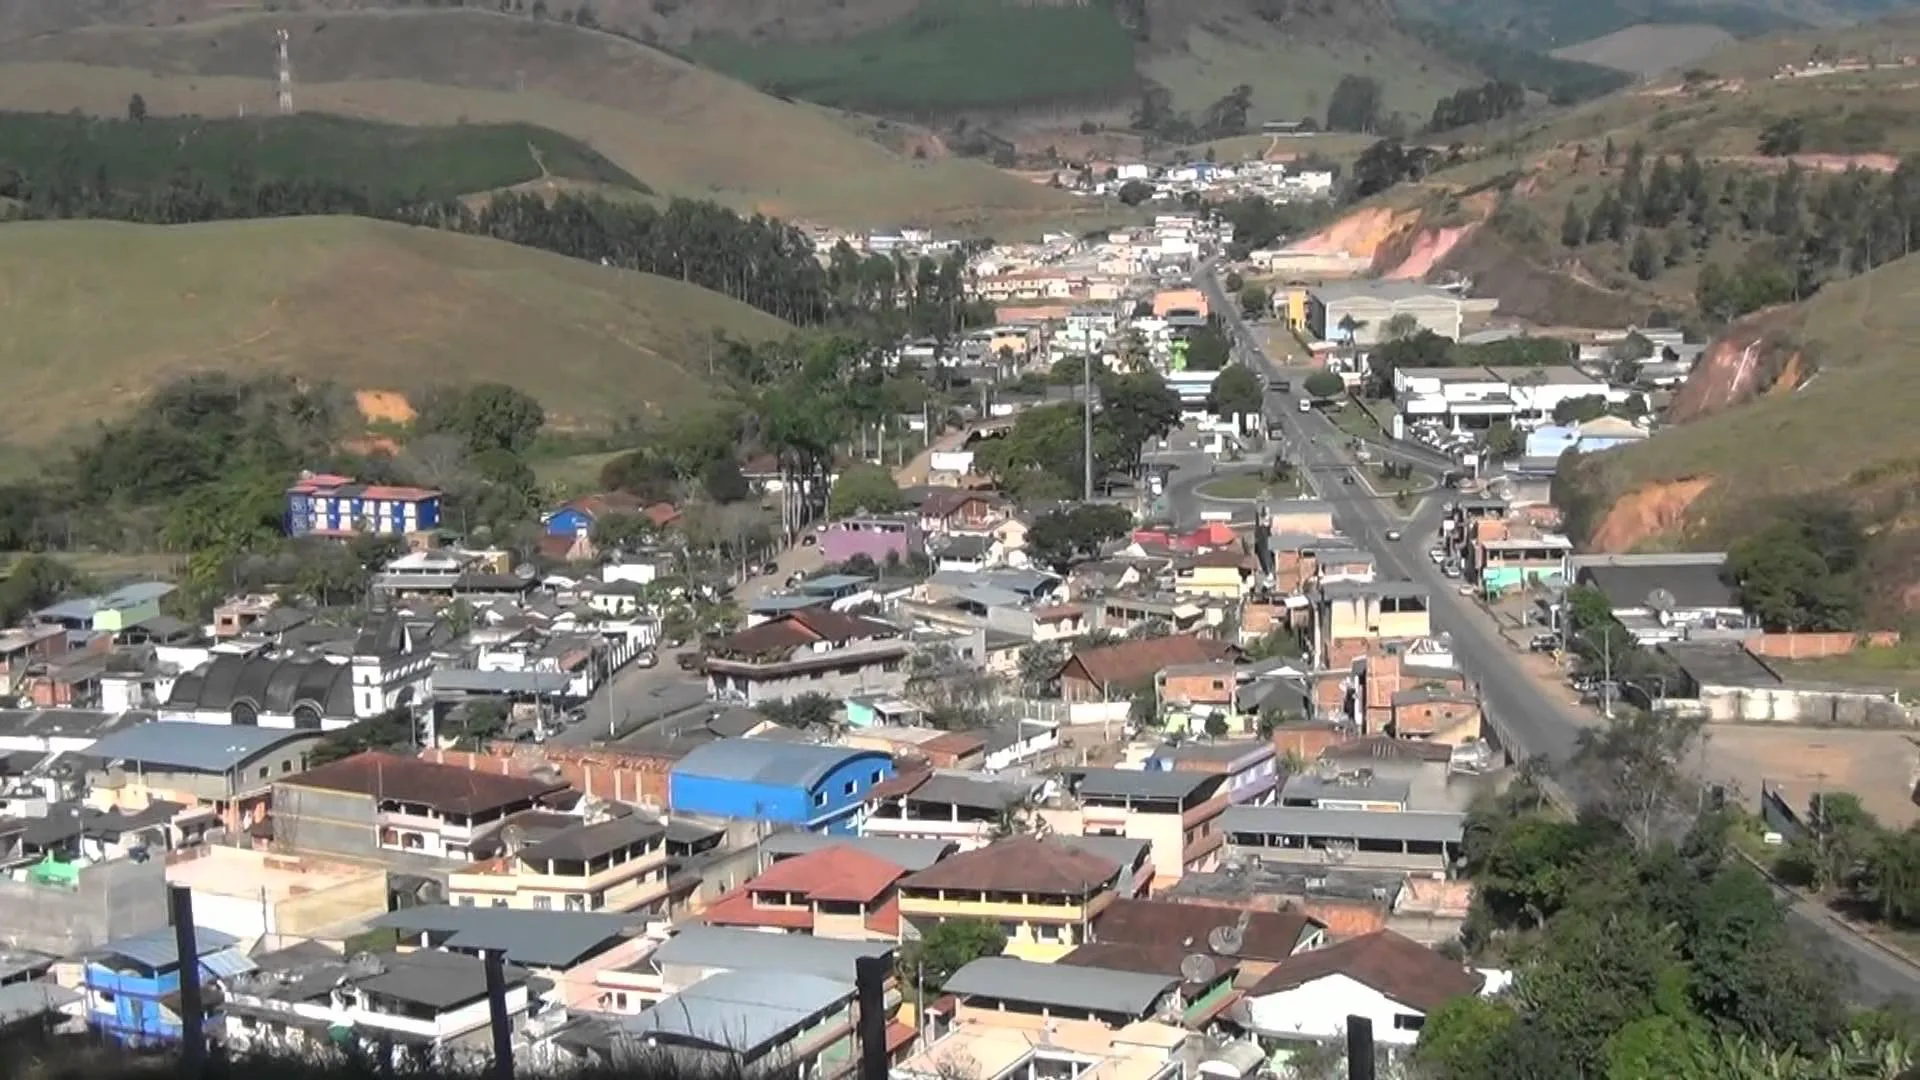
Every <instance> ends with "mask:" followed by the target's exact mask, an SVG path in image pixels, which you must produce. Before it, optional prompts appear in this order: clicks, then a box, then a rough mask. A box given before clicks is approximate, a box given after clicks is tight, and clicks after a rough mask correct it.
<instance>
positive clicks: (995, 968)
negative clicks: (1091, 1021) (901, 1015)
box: [946, 956, 1180, 1017]
mask: <svg viewBox="0 0 1920 1080" xmlns="http://www.w3.org/2000/svg"><path fill="white" fill-rule="evenodd" d="M1178 985H1180V976H1178V975H1148V974H1145V973H1142V972H1138V971H1109V970H1107V969H1105V968H1091V967H1071V966H1068V965H1064V964H1037V963H1034V962H1033V961H1031V960H1016V959H1014V958H1013V957H1010V956H984V957H981V958H980V959H978V960H975V961H974V962H973V963H971V964H968V965H967V966H966V967H963V968H961V969H960V970H959V971H956V972H954V973H953V975H952V977H950V978H949V979H947V983H946V992H947V993H949V994H957V995H959V996H960V997H963V998H967V997H987V998H995V999H998V1000H1001V1001H1017V1002H1026V1003H1030V1004H1034V1005H1051V1006H1055V1007H1058V1008H1069V1009H1072V1008H1078V1009H1091V1010H1094V1011H1098V1012H1103V1013H1119V1014H1120V1015H1123V1016H1134V1017H1143V1016H1146V1015H1147V1014H1149V1013H1151V1012H1152V1011H1153V1007H1154V1005H1155V1004H1156V1003H1157V1002H1158V1001H1159V1000H1160V998H1161V997H1162V996H1163V995H1165V994H1166V993H1167V991H1169V990H1171V989H1173V988H1174V987H1176V986H1178Z"/></svg>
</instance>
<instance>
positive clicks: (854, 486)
mask: <svg viewBox="0 0 1920 1080" xmlns="http://www.w3.org/2000/svg"><path fill="white" fill-rule="evenodd" d="M904 506H906V500H905V499H904V498H902V497H901V495H900V484H899V481H897V480H895V479H894V478H893V473H891V472H889V471H888V470H887V469H885V468H882V467H881V466H879V465H854V466H851V467H849V468H848V469H847V470H846V471H845V472H843V473H841V474H840V477H839V479H837V480H835V481H834V482H833V494H832V495H830V496H828V498H827V513H828V515H829V516H831V517H836V518H843V517H846V516H848V515H850V514H857V513H862V512H864V513H869V514H886V513H892V512H893V511H895V510H899V509H901V508H903V507H904Z"/></svg>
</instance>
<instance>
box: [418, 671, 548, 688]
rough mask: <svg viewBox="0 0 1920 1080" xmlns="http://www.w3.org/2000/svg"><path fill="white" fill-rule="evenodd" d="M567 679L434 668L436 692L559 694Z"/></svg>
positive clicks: (538, 673) (533, 673) (539, 673)
mask: <svg viewBox="0 0 1920 1080" xmlns="http://www.w3.org/2000/svg"><path fill="white" fill-rule="evenodd" d="M569 681H570V677H569V676H568V675H567V674H566V673H565V672H562V671H476V670H474V669H472V668H436V669H434V672H433V688H434V689H435V690H456V691H461V692H464V693H469V694H558V693H561V692H563V691H565V690H566V688H567V686H568V684H569Z"/></svg>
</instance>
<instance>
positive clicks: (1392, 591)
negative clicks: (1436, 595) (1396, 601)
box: [1320, 581, 1433, 600]
mask: <svg viewBox="0 0 1920 1080" xmlns="http://www.w3.org/2000/svg"><path fill="white" fill-rule="evenodd" d="M1320 592H1321V594H1322V595H1323V596H1325V597H1327V599H1329V600H1338V599H1343V598H1347V597H1356V596H1378V597H1382V598H1386V597H1411V598H1416V599H1421V600H1425V599H1428V598H1429V597H1431V596H1432V592H1433V590H1431V589H1429V588H1427V587H1426V586H1425V585H1422V584H1420V583H1419V582H1417V581H1329V582H1327V583H1325V584H1323V585H1321V586H1320Z"/></svg>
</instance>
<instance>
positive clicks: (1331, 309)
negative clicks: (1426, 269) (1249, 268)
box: [1306, 280, 1466, 346]
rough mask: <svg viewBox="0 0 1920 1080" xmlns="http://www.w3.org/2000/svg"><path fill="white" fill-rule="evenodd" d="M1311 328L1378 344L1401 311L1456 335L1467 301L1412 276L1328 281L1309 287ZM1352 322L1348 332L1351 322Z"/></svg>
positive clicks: (1426, 326) (1324, 336)
mask: <svg viewBox="0 0 1920 1080" xmlns="http://www.w3.org/2000/svg"><path fill="white" fill-rule="evenodd" d="M1306 307H1307V310H1306V317H1307V333H1309V334H1311V335H1313V337H1314V338H1316V339H1318V340H1321V341H1336V340H1337V341H1349V340H1350V341H1352V343H1353V344H1355V345H1363V346H1364V345H1378V344H1379V343H1380V342H1381V341H1383V340H1384V338H1383V337H1382V336H1381V335H1382V334H1383V333H1384V330H1385V327H1386V324H1387V323H1388V322H1389V321H1391V320H1392V319H1393V317H1394V316H1396V315H1408V316H1411V317H1412V318H1413V319H1414V321H1415V322H1417V323H1418V324H1419V326H1420V329H1422V330H1431V331H1433V332H1434V333H1436V334H1439V335H1440V336H1441V337H1443V338H1450V339H1455V340H1457V339H1458V338H1459V337H1460V333H1461V328H1462V326H1463V324H1464V322H1465V312H1466V302H1465V301H1464V300H1463V298H1462V297H1461V295H1460V294H1459V293H1458V292H1455V291H1453V290H1450V289H1441V288H1436V287H1434V286H1431V285H1422V284H1420V283H1418V282H1412V281H1384V280H1360V281H1337V282H1326V283H1323V284H1320V285H1317V286H1314V287H1313V288H1311V289H1309V290H1308V292H1307V304H1306ZM1348 326H1351V327H1352V332H1351V334H1349V333H1348V331H1347V329H1346V327H1348Z"/></svg>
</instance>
